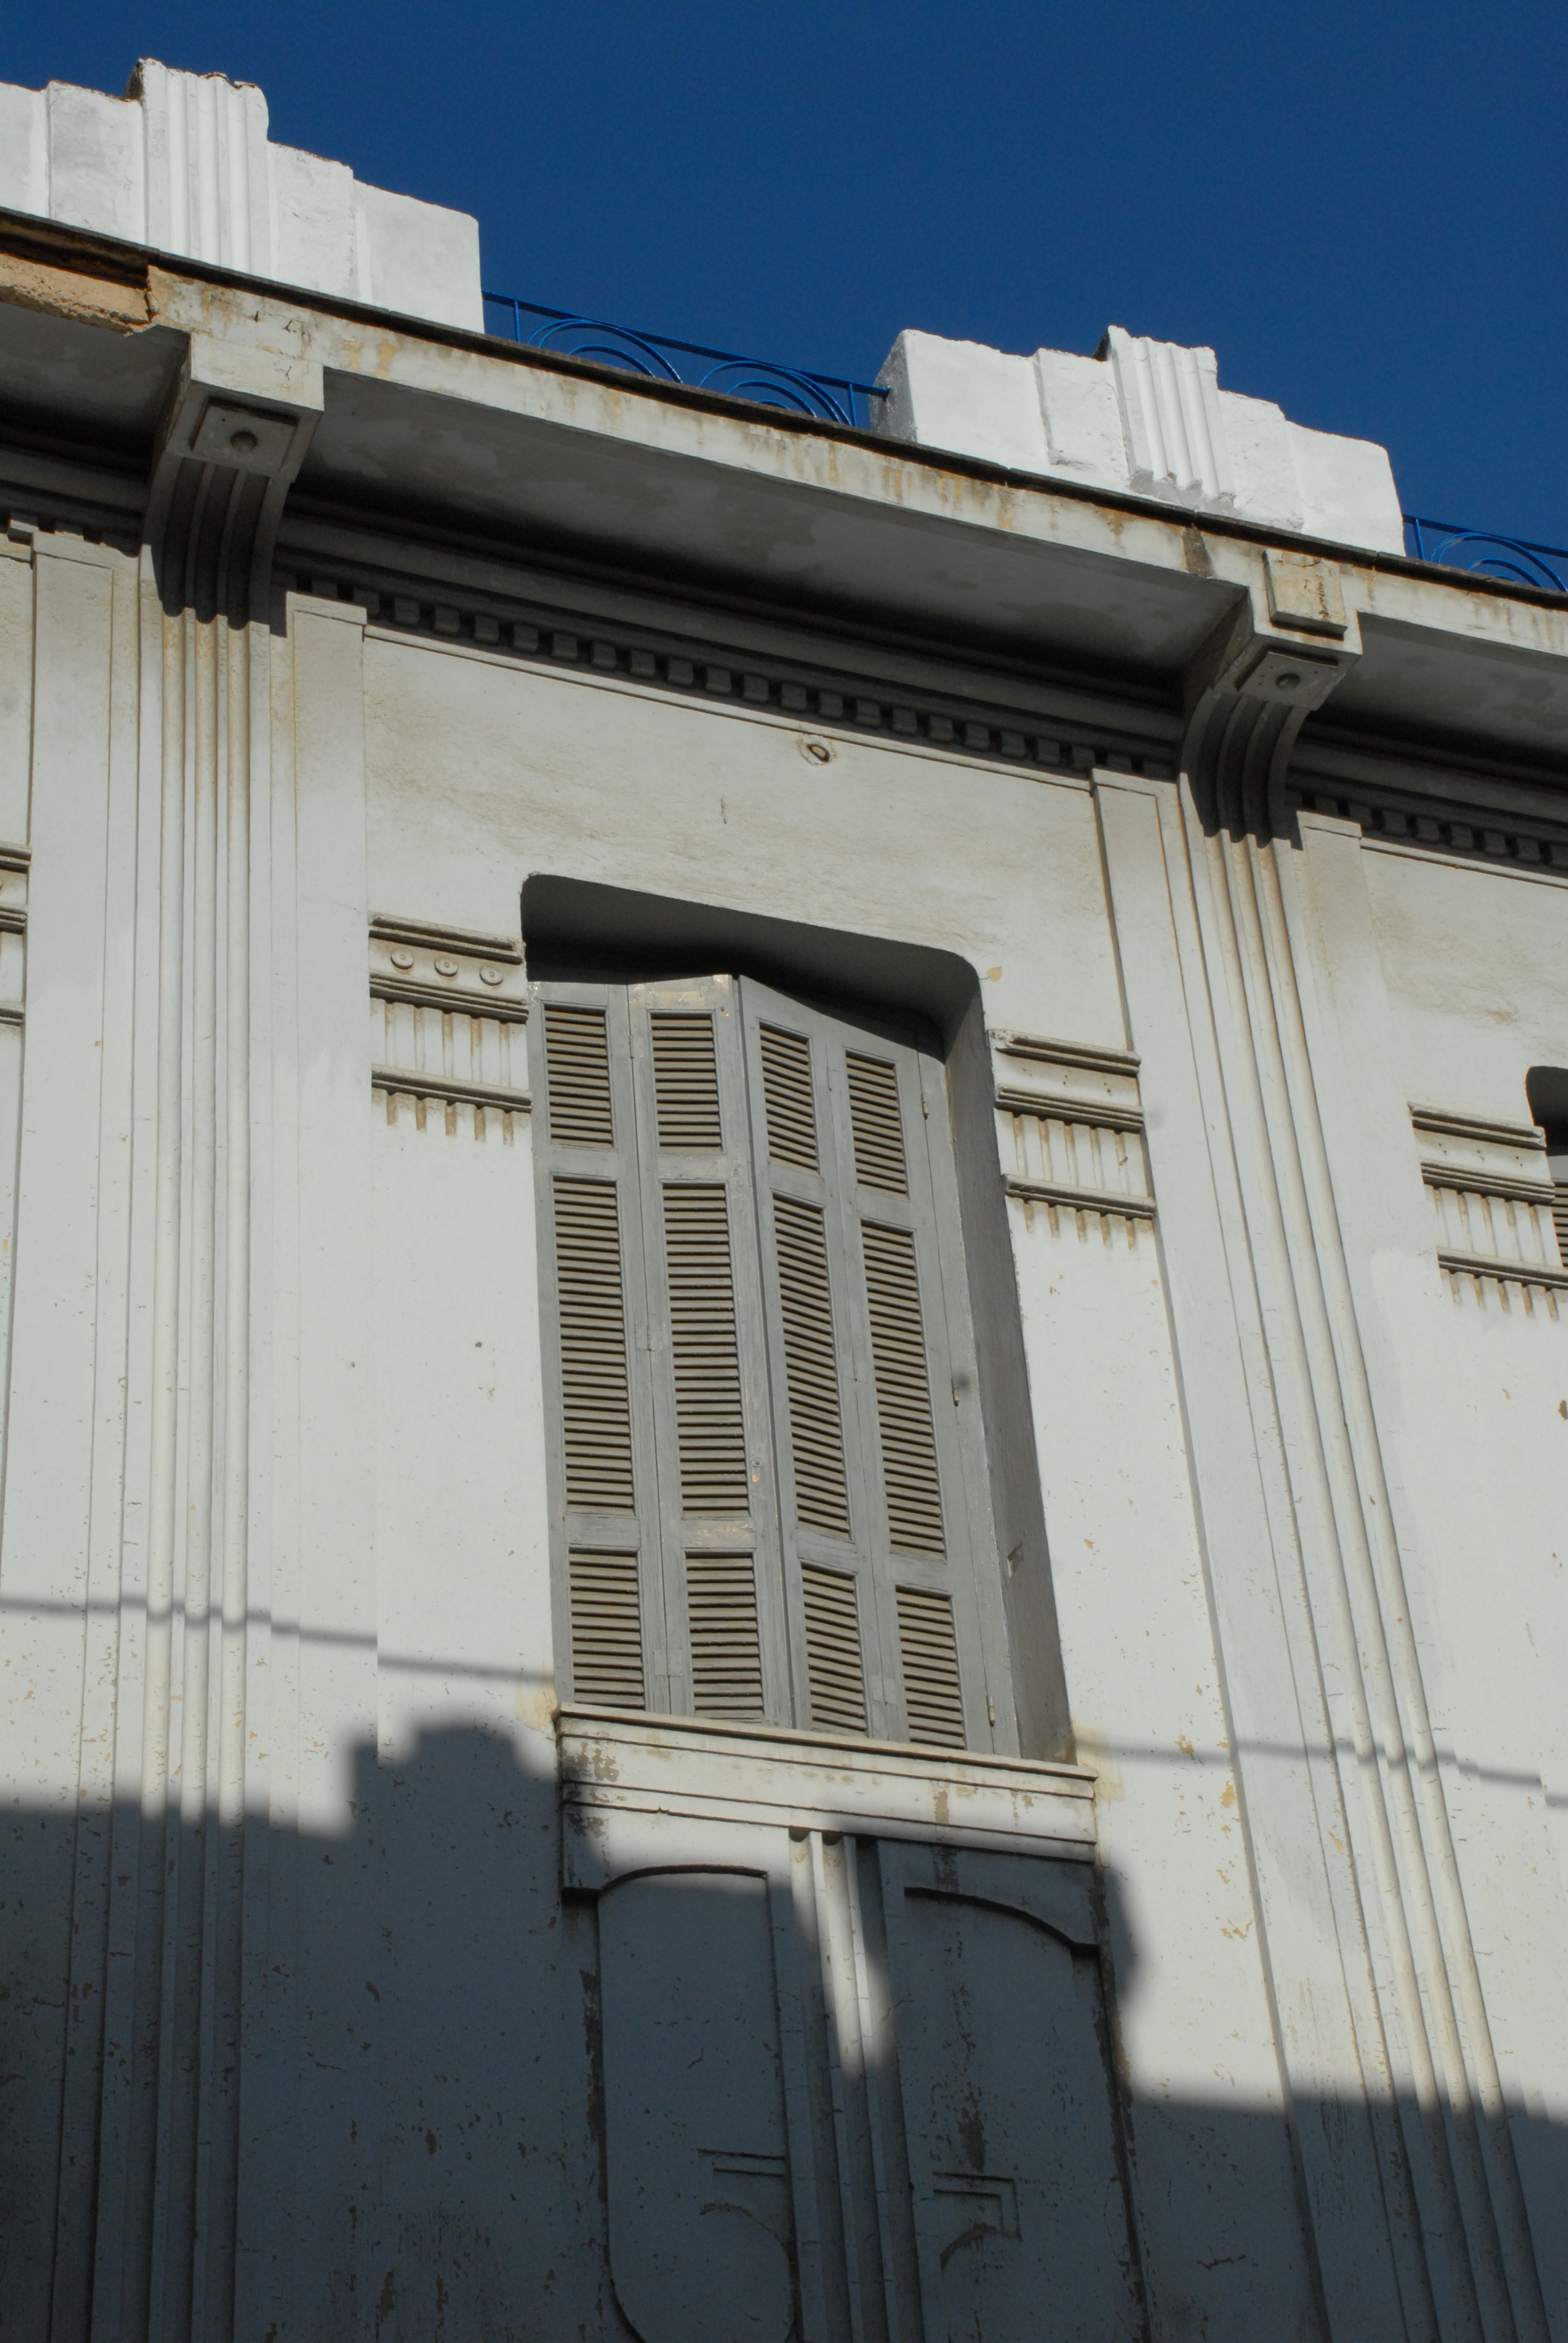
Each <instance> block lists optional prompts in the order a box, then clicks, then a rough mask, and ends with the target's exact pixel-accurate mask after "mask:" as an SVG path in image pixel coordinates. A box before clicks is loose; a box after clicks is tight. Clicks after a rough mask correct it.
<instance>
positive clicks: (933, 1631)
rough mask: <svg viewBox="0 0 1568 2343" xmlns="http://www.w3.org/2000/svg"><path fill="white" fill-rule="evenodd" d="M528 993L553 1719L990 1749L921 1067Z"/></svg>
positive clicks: (796, 1029)
mask: <svg viewBox="0 0 1568 2343" xmlns="http://www.w3.org/2000/svg"><path fill="white" fill-rule="evenodd" d="M539 990H540V993H541V995H542V1015H541V1016H539V1017H538V1018H536V1019H535V1020H534V1021H533V1024H532V1029H531V1030H532V1033H533V1040H532V1045H531V1046H532V1047H533V1049H534V1051H535V1067H534V1081H535V1084H536V1090H537V1092H538V1106H539V1112H538V1118H537V1122H536V1149H537V1154H538V1167H539V1182H540V1190H539V1192H540V1202H541V1220H542V1222H543V1226H544V1260H543V1262H542V1271H543V1282H544V1287H545V1304H546V1306H545V1320H546V1340H547V1351H548V1354H549V1358H550V1363H551V1365H552V1369H553V1374H552V1411H553V1413H552V1442H551V1475H552V1509H553V1513H554V1515H555V1520H556V1534H557V1538H558V1556H559V1565H558V1566H559V1573H560V1576H559V1584H560V1591H561V1594H562V1596H563V1597H564V1602H565V1607H566V1613H567V1617H566V1621H565V1623H564V1627H563V1644H564V1649H563V1654H562V1657H563V1661H564V1663H565V1665H566V1668H567V1669H568V1671H569V1679H570V1684H569V1689H570V1694H571V1696H572V1697H574V1698H576V1699H578V1700H579V1701H586V1702H591V1703H601V1704H607V1705H610V1706H619V1707H630V1708H645V1707H646V1708H651V1709H654V1710H661V1709H662V1710H665V1711H667V1712H670V1713H675V1714H687V1715H698V1716H708V1717H713V1718H717V1719H729V1720H733V1721H736V1722H746V1721H763V1722H770V1723H776V1724H793V1725H809V1726H814V1727H817V1728H819V1729H822V1730H827V1731H829V1732H834V1733H840V1734H869V1735H873V1736H875V1737H877V1738H879V1739H891V1740H908V1741H912V1742H917V1743H923V1744H929V1745H931V1746H934V1747H948V1748H961V1747H963V1746H965V1745H966V1744H970V1745H979V1746H982V1747H984V1746H989V1745H990V1742H991V1737H992V1735H991V1726H992V1723H993V1721H994V1712H995V1689H994V1687H995V1684H996V1682H997V1680H998V1677H999V1673H1000V1669H1001V1667H1002V1666H1003V1664H1004V1663H1003V1661H1002V1658H1001V1655H1000V1654H998V1653H996V1652H994V1651H990V1650H988V1649H983V1648H982V1626H981V1621H982V1616H983V1606H982V1605H981V1604H980V1601H979V1599H978V1589H977V1581H976V1575H975V1573H976V1567H977V1557H981V1558H983V1561H982V1564H981V1566H984V1567H994V1564H992V1562H991V1560H990V1557H991V1555H992V1554H994V1539H993V1537H992V1536H991V1534H990V1512H989V1500H988V1496H987V1493H986V1491H985V1489H984V1488H979V1489H977V1487H976V1486H975V1485H974V1483H975V1480H976V1475H975V1473H973V1471H972V1470H971V1471H970V1473H969V1474H968V1476H967V1478H966V1473H965V1469H964V1460H963V1457H962V1455H961V1453H960V1444H959V1437H958V1426H957V1423H956V1421H955V1420H954V1415H953V1410H952V1409H950V1408H947V1407H945V1406H943V1405H940V1404H939V1403H938V1401H937V1397H936V1394H938V1393H940V1394H941V1398H942V1400H943V1401H945V1400H946V1398H947V1396H948V1394H949V1393H950V1392H955V1391H956V1390H957V1389H958V1388H959V1387H960V1375H959V1368H960V1355H959V1354H960V1351H961V1349H962V1345H963V1343H964V1342H965V1341H966V1340H967V1334H966V1331H965V1327H964V1325H963V1324H962V1323H961V1322H960V1323H955V1322H952V1316H951V1312H950V1307H949V1296H950V1292H951V1291H952V1290H953V1282H954V1279H955V1275H956V1273H957V1272H956V1266H955V1264H956V1262H957V1261H958V1259H959V1256H958V1253H957V1247H958V1243H959V1238H958V1232H957V1229H956V1226H955V1227H951V1228H950V1227H947V1226H945V1225H944V1223H943V1221H942V1218H941V1214H940V1212H939V1208H938V1202H937V1198H938V1195H939V1194H946V1193H948V1192H950V1182H946V1183H944V1182H942V1181H940V1180H937V1179H935V1178H934V1177H933V1168H932V1161H931V1155H930V1150H931V1148H932V1147H933V1146H945V1145H946V1144H947V1143H948V1136H947V1125H946V1120H945V1086H944V1085H943V1083H942V1082H941V1081H940V1077H937V1076H936V1074H935V1069H934V1064H933V1061H931V1060H930V1053H929V1051H927V1050H926V1048H925V1045H923V1044H922V1043H921V1042H920V1040H919V1039H918V1037H916V1036H914V1035H912V1034H911V1035H910V1037H908V1038H906V1037H904V1036H903V1035H902V1034H900V1033H896V1032H893V1031H887V1032H884V1031H882V1030H880V1028H876V1029H873V1028H869V1027H868V1025H867V1024H866V1023H865V1022H864V1021H859V1020H856V1019H854V1018H850V1017H846V1016H835V1015H831V1014H829V1013H828V1012H827V1011H823V1010H821V1009H819V1008H816V1007H810V1006H808V1005H806V1004H805V1003H802V1002H799V1001H790V1000H788V999H786V998H785V997H784V996H782V995H780V994H778V993H774V992H772V991H770V990H768V988H766V987H765V986H762V985H760V984H758V983H756V982H755V981H754V980H751V979H749V978H735V977H714V978H710V979H702V980H672V981H669V982H665V983H651V984H640V985H639V984H627V985H617V984H608V983H607V984H598V985H588V984H576V985H567V984H545V985H543V986H541V987H540V988H539ZM933 1101H935V1111H933ZM970 1380H972V1377H971V1378H970ZM988 1671H989V1672H990V1674H989V1677H988Z"/></svg>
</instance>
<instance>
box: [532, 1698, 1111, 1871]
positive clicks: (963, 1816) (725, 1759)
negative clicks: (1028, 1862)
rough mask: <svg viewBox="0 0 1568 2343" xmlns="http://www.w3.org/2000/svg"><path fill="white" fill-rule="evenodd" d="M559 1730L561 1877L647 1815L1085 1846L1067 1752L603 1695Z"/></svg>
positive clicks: (594, 1858) (609, 1847) (613, 1850)
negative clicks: (913, 1744) (787, 1724)
mask: <svg viewBox="0 0 1568 2343" xmlns="http://www.w3.org/2000/svg"><path fill="white" fill-rule="evenodd" d="M557 1730H558V1736H559V1743H560V1769H561V1776H560V1778H561V1808H562V1821H563V1825H564V1831H563V1837H564V1848H563V1856H562V1861H563V1867H564V1874H565V1877H566V1881H567V1884H568V1886H575V1887H578V1888H583V1889H588V1890H592V1889H593V1888H595V1887H597V1886H598V1885H601V1884H602V1883H603V1880H604V1878H605V1876H606V1875H607V1874H614V1873H615V1872H618V1871H619V1870H621V1869H623V1868H624V1867H625V1851H624V1848H623V1847H622V1845H621V1841H622V1840H623V1839H625V1838H626V1837H627V1835H628V1833H629V1834H630V1835H632V1836H633V1837H635V1838H638V1839H640V1838H641V1837H642V1836H643V1835H645V1826H644V1825H643V1824H642V1823H641V1822H640V1821H639V1819H638V1818H639V1817H646V1816H648V1815H667V1816H669V1817H672V1818H674V1817H679V1818H681V1819H683V1820H687V1821H690V1822H694V1823H697V1822H700V1823H732V1824H749V1825H757V1824H761V1825H772V1826H773V1827H775V1828H777V1829H779V1830H783V1829H786V1828H788V1829H790V1830H797V1831H799V1830H812V1831H829V1832H833V1831H839V1832H844V1833H847V1834H851V1835H859V1836H863V1837H869V1838H897V1839H915V1840H920V1841H923V1842H925V1843H926V1844H928V1845H930V1843H932V1842H933V1841H940V1843H941V1844H943V1845H962V1846H971V1847H980V1848H990V1849H991V1850H993V1851H997V1852H1000V1853H1002V1854H1018V1855H1055V1856H1058V1857H1065V1858H1066V1859H1067V1860H1068V1861H1070V1862H1080V1863H1091V1862H1092V1861H1093V1859H1094V1776H1093V1775H1091V1774H1088V1773H1085V1772H1084V1771H1083V1770H1082V1769H1081V1767H1079V1766H1076V1765H1048V1764H1043V1763H1040V1762H1039V1761H1037V1760H1035V1759H1031V1758H1025V1757H997V1756H990V1755H980V1754H976V1753H973V1752H970V1751H968V1750H959V1749H953V1750H949V1749H942V1750H936V1749H916V1748H910V1747H907V1746H904V1745H891V1744H889V1743H887V1742H876V1741H860V1740H855V1739H849V1738H844V1739H839V1738H835V1737H834V1736H832V1735H825V1734H816V1733H796V1732H789V1731H787V1730H784V1729H782V1728H779V1727H774V1726H769V1725H716V1724H712V1723H708V1722H704V1721H703V1720H702V1719H700V1718H691V1717H667V1716H658V1717H649V1716H643V1715H630V1714H628V1712H627V1711H625V1710H621V1709H608V1708H587V1707H571V1708H563V1709H562V1710H561V1712H560V1714H559V1716H558V1721H557Z"/></svg>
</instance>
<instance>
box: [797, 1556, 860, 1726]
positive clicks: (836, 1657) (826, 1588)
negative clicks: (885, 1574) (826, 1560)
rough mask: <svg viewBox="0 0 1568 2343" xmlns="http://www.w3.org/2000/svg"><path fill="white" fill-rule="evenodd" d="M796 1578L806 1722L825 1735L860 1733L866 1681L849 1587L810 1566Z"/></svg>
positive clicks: (847, 1580)
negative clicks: (802, 1639)
mask: <svg viewBox="0 0 1568 2343" xmlns="http://www.w3.org/2000/svg"><path fill="white" fill-rule="evenodd" d="M800 1578H801V1594H802V1601H803V1608H804V1611H805V1618H806V1666H807V1672H808V1675H809V1694H810V1713H811V1722H812V1724H813V1725H825V1726H827V1727H828V1729H829V1731H830V1732H837V1733H864V1731H865V1730H866V1680H865V1672H864V1669H863V1667H862V1664H861V1660H860V1622H859V1604H857V1602H856V1599H855V1581H854V1580H853V1578H851V1577H849V1576H848V1575H847V1574H845V1573H844V1572H842V1571H839V1570H822V1569H820V1568H819V1567H818V1566H817V1565H816V1564H812V1563H807V1564H805V1565H804V1567H803V1568H802V1570H801V1573H800Z"/></svg>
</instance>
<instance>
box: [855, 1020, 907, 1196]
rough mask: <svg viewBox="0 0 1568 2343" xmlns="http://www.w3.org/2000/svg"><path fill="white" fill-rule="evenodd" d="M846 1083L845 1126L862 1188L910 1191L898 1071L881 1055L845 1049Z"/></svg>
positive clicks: (900, 1193)
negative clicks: (848, 1128) (850, 1137)
mask: <svg viewBox="0 0 1568 2343" xmlns="http://www.w3.org/2000/svg"><path fill="white" fill-rule="evenodd" d="M844 1064H845V1070H846V1071H847V1073H848V1075H849V1126H850V1131H851V1134H852V1136H853V1139H854V1142H855V1176H856V1178H857V1179H858V1180H859V1182H860V1185H861V1187H862V1188H880V1189H881V1190H883V1191H884V1192H885V1193H886V1194H888V1195H890V1196H907V1195H908V1194H909V1192H910V1169H909V1165H908V1163H907V1161H905V1157H904V1118H903V1116H902V1114H901V1113H900V1110H899V1071H898V1068H897V1067H896V1066H890V1064H889V1063H888V1061H887V1060H886V1059H885V1058H862V1057H860V1056H859V1054H858V1053H857V1052H856V1051H853V1050H850V1051H847V1052H846V1054H845V1059H844Z"/></svg>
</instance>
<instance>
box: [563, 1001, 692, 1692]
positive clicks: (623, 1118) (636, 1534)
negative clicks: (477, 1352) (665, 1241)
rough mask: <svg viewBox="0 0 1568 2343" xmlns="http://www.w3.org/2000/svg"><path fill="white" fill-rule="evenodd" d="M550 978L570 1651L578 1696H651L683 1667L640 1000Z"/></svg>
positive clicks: (566, 1655)
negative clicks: (671, 1543) (660, 1497)
mask: <svg viewBox="0 0 1568 2343" xmlns="http://www.w3.org/2000/svg"><path fill="white" fill-rule="evenodd" d="M542 990H543V997H542V1000H541V1002H540V1007H539V1011H538V1015H537V1016H535V1017H532V1018H530V1020H529V1047H530V1051H531V1052H532V1060H533V1064H532V1077H531V1079H532V1082H533V1088H534V1095H535V1099H536V1101H538V1109H537V1111H536V1115H535V1118H534V1125H533V1144H534V1149H535V1160H536V1167H537V1168H536V1178H537V1186H538V1202H539V1215H540V1222H541V1232H542V1242H541V1260H540V1270H541V1280H540V1282H541V1296H540V1299H541V1314H542V1317H543V1320H544V1328H545V1339H546V1343H547V1348H548V1350H549V1351H550V1352H553V1354H554V1365H555V1374H554V1377H553V1385H554V1406H553V1408H552V1420H551V1423H550V1438H549V1442H548V1471H549V1482H550V1510H551V1514H552V1518H553V1522H554V1524H555V1534H554V1545H555V1555H554V1578H555V1588H556V1597H557V1601H558V1604H559V1605H560V1606H561V1608H562V1611H563V1614H564V1618H565V1620H566V1622H567V1627H568V1632H567V1634H565V1635H564V1636H563V1637H562V1639H561V1644H562V1657H563V1659H564V1660H565V1661H566V1662H567V1664H568V1668H569V1672H570V1678H571V1693H572V1696H573V1697H575V1698H577V1699H579V1700H586V1701H596V1702H604V1703H608V1704H610V1705H613V1706H617V1707H628V1708H642V1707H645V1706H647V1705H648V1703H649V1702H650V1700H651V1701H654V1702H658V1699H659V1697H660V1687H661V1686H662V1685H663V1684H664V1683H665V1682H666V1681H667V1679H668V1662H667V1658H666V1652H665V1631H664V1604H663V1597H662V1591H661V1586H660V1581H659V1554H658V1513H657V1504H656V1502H655V1495H654V1490H655V1476H654V1470H653V1424H652V1418H651V1412H650V1407H649V1394H648V1378H647V1373H646V1355H647V1341H648V1333H647V1307H646V1302H645V1299H644V1293H645V1280H644V1273H643V1259H642V1256H643V1238H642V1218H641V1213H640V1210H639V1205H638V1183H637V1146H636V1134H635V1126H634V1116H633V1106H632V1096H631V1083H630V1079H629V1077H630V1066H629V1059H628V1050H627V1041H626V1012H625V1006H624V1001H623V999H622V997H621V996H620V995H619V994H618V991H617V990H616V989H615V988H614V987H611V986H585V985H573V986H565V985H551V986H548V987H545V988H543V989H542Z"/></svg>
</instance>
